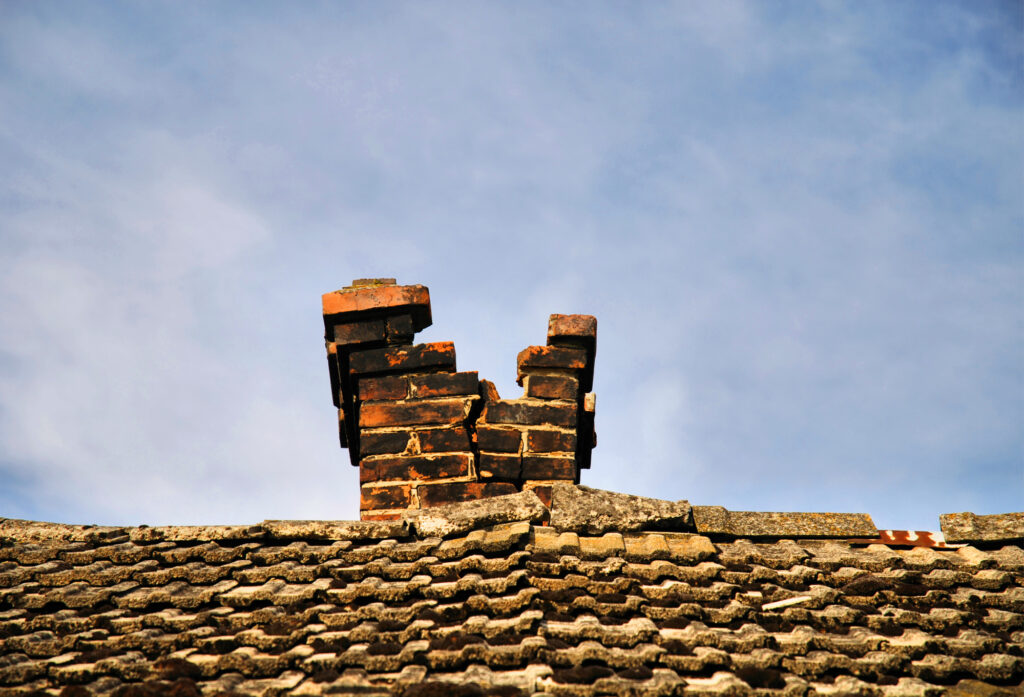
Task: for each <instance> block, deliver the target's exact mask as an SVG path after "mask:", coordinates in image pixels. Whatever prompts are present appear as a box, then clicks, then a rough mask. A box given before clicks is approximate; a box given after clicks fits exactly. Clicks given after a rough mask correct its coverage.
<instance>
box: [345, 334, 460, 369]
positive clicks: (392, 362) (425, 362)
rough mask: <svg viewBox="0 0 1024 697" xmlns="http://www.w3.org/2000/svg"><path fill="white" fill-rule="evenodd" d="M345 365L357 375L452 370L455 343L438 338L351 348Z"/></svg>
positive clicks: (453, 367)
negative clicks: (427, 340) (411, 344)
mask: <svg viewBox="0 0 1024 697" xmlns="http://www.w3.org/2000/svg"><path fill="white" fill-rule="evenodd" d="M348 369H349V372H351V373H352V374H360V375H365V374H373V373H395V372H409V371H413V370H444V371H454V370H455V344H453V343H452V342H450V341H439V342H436V343H433V344H416V345H415V346H388V347H386V348H378V349H368V350H366V351H353V352H352V353H351V354H349V359H348Z"/></svg>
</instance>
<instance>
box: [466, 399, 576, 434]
mask: <svg viewBox="0 0 1024 697" xmlns="http://www.w3.org/2000/svg"><path fill="white" fill-rule="evenodd" d="M483 420H484V421H485V422H486V423H492V424H520V425H524V426H544V425H550V426H562V427H565V428H574V427H575V426H576V405H575V404H566V405H561V404H526V403H524V402H520V401H511V400H499V401H497V402H488V404H487V406H486V407H485V408H484V416H483Z"/></svg>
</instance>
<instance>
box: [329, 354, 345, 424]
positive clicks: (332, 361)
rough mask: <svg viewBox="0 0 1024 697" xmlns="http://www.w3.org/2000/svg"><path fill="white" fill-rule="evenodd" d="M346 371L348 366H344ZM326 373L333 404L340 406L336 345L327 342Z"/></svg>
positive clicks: (339, 371) (339, 373)
mask: <svg viewBox="0 0 1024 697" xmlns="http://www.w3.org/2000/svg"><path fill="white" fill-rule="evenodd" d="M345 371H346V373H347V372H348V368H345ZM327 373H328V375H329V376H330V378H331V399H332V400H334V406H336V407H339V408H340V407H341V404H342V398H341V379H340V378H339V376H340V375H341V374H342V373H341V370H340V368H339V367H338V345H337V344H335V343H333V342H329V343H328V344H327Z"/></svg>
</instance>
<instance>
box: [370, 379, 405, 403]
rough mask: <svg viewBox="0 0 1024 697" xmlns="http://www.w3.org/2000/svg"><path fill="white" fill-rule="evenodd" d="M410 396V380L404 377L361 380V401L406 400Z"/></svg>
mask: <svg viewBox="0 0 1024 697" xmlns="http://www.w3.org/2000/svg"><path fill="white" fill-rule="evenodd" d="M408 394H409V378H407V377H405V376H403V375H387V376H384V377H376V378H360V380H359V399H362V400H370V399H405V398H406V396H407V395H408Z"/></svg>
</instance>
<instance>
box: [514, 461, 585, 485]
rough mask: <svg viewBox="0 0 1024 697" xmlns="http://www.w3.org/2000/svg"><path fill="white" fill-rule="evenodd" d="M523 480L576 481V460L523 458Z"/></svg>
mask: <svg viewBox="0 0 1024 697" xmlns="http://www.w3.org/2000/svg"><path fill="white" fill-rule="evenodd" d="M522 472H523V475H522V476H523V479H571V480H575V479H576V460H575V459H574V458H571V457H539V456H534V455H524V456H523V470H522Z"/></svg>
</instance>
